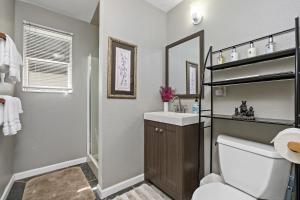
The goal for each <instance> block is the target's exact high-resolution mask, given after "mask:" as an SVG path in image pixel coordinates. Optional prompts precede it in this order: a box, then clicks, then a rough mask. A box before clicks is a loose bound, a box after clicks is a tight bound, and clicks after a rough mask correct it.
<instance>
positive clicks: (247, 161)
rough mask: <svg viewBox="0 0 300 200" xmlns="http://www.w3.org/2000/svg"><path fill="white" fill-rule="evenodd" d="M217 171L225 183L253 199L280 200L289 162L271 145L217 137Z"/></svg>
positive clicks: (287, 175) (282, 197)
mask: <svg viewBox="0 0 300 200" xmlns="http://www.w3.org/2000/svg"><path fill="white" fill-rule="evenodd" d="M217 142H218V144H219V159H220V170H221V173H222V176H223V178H224V180H225V182H226V184H228V185H231V186H233V187H235V188H238V189H240V190H242V191H244V192H246V193H248V194H250V195H252V196H254V197H256V198H257V199H267V200H283V199H284V195H285V191H286V188H287V184H288V179H289V174H290V168H291V163H290V162H288V161H287V160H285V159H283V158H282V157H281V156H280V155H279V154H278V153H277V152H276V151H275V149H274V147H273V146H270V145H265V144H260V143H256V142H251V141H248V140H243V139H239V138H234V137H229V136H224V135H220V136H219V137H218V139H217Z"/></svg>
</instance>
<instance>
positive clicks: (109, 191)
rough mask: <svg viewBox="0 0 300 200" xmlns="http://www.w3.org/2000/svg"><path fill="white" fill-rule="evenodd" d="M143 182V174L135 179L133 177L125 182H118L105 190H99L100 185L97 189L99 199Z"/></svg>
mask: <svg viewBox="0 0 300 200" xmlns="http://www.w3.org/2000/svg"><path fill="white" fill-rule="evenodd" d="M144 180H145V176H144V174H141V175H138V176H136V177H133V178H131V179H128V180H126V181H123V182H120V183H118V184H115V185H113V186H110V187H108V188H106V189H101V187H100V185H99V184H98V186H97V188H98V190H99V193H100V198H101V199H104V198H106V197H108V196H110V195H112V194H115V193H117V192H119V191H121V190H124V189H126V188H128V187H130V186H133V185H135V184H137V183H140V182H143V181H144Z"/></svg>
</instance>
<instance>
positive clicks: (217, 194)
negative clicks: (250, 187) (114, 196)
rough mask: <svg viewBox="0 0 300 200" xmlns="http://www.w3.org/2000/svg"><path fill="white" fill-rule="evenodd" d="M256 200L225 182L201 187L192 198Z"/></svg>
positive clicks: (201, 199)
mask: <svg viewBox="0 0 300 200" xmlns="http://www.w3.org/2000/svg"><path fill="white" fill-rule="evenodd" d="M225 199H230V200H256V199H255V198H254V197H252V196H250V195H248V194H246V193H244V192H242V191H240V190H238V189H235V188H233V187H230V186H228V185H225V184H223V183H210V184H206V185H203V186H201V187H199V188H198V189H197V190H196V191H195V192H194V194H193V198H192V200H225Z"/></svg>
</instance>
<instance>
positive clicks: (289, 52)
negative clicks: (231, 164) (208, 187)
mask: <svg viewBox="0 0 300 200" xmlns="http://www.w3.org/2000/svg"><path fill="white" fill-rule="evenodd" d="M293 32H294V33H295V48H291V49H286V50H282V51H277V52H274V53H270V54H264V55H260V56H256V57H252V58H246V59H242V60H238V61H233V62H228V63H224V64H219V65H214V66H213V64H212V63H213V54H216V53H218V52H219V51H221V50H222V51H225V50H230V49H232V47H240V46H244V45H247V44H249V43H250V42H256V41H261V40H264V39H267V38H269V36H278V35H283V34H286V33H293ZM299 54H300V49H299V17H297V18H295V28H291V29H288V30H284V31H281V32H278V33H274V34H270V35H267V36H263V37H260V38H256V39H253V40H252V41H247V42H244V43H240V44H237V45H233V46H231V47H226V48H223V49H220V50H216V51H213V48H212V46H211V47H210V48H209V51H208V53H207V56H206V59H205V64H204V67H203V69H202V70H203V73H201V74H202V77H201V87H200V88H201V90H200V94H199V99H200V101H199V107H200V108H201V105H202V99H201V97H203V87H204V86H210V91H211V92H210V101H211V102H210V103H211V108H210V114H209V115H205V114H202V112H203V111H204V110H202V111H201V112H199V121H202V118H209V119H210V125H207V126H204V129H205V128H210V141H211V144H210V171H211V172H212V147H213V132H214V119H221V120H232V121H242V122H248V123H262V124H274V125H284V126H294V127H296V128H299V126H300V124H299V118H300V115H299V114H300V106H299V103H300V95H299V89H300V88H299V86H300V85H299V84H300V80H299V73H300V66H299V64H300V59H299V56H300V55H299ZM292 56H293V57H295V72H285V73H275V74H268V75H260V76H251V77H242V78H238V79H227V80H221V81H214V71H218V70H224V69H229V68H234V67H246V66H247V65H251V64H255V63H261V62H266V61H272V60H277V59H281V58H287V57H292ZM208 61H210V62H209V63H210V66H207V63H208ZM247 67H248V66H247ZM206 69H207V70H210V82H207V83H205V82H204V76H205V70H206ZM289 79H293V80H294V81H295V113H294V115H295V121H291V120H282V119H266V118H256V120H254V121H246V120H240V119H233V118H232V116H229V115H217V114H214V104H213V102H214V99H213V98H214V95H213V87H214V86H221V85H237V84H245V83H257V82H266V81H278V80H289ZM199 134H200V137H199V138H200V144H201V145H202V144H203V141H201V139H202V140H203V133H202V129H201V128H199ZM201 135H202V136H201ZM201 145H200V146H199V152H201V151H203V148H201ZM199 159H200V157H199ZM201 162H202V161H201ZM295 177H296V189H295V191H297V192H296V200H300V165H296V169H295ZM200 178H201V175H200V174H199V179H200Z"/></svg>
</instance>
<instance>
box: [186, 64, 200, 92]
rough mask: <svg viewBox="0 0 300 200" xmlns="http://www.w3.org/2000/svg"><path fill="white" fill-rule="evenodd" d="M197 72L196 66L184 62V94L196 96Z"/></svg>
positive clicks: (197, 89)
mask: <svg viewBox="0 0 300 200" xmlns="http://www.w3.org/2000/svg"><path fill="white" fill-rule="evenodd" d="M198 80H199V70H198V64H197V63H193V62H190V61H186V94H187V95H196V94H197V93H198V91H199V88H198Z"/></svg>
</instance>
